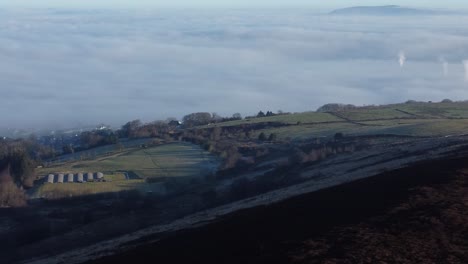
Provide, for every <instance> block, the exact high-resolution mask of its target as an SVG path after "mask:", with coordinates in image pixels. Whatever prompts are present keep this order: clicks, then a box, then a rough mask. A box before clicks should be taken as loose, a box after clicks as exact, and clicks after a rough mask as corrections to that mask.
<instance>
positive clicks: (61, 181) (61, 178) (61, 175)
mask: <svg viewBox="0 0 468 264" xmlns="http://www.w3.org/2000/svg"><path fill="white" fill-rule="evenodd" d="M64 177H65V176H64V175H63V174H59V175H58V178H57V182H58V183H63V178H64Z"/></svg>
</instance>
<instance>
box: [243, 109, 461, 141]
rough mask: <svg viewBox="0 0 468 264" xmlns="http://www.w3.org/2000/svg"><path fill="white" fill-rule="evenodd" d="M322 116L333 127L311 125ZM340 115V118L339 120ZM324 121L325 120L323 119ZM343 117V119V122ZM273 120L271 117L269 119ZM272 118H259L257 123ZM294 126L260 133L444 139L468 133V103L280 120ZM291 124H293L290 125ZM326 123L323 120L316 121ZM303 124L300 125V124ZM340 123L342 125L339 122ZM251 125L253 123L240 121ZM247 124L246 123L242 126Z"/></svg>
mask: <svg viewBox="0 0 468 264" xmlns="http://www.w3.org/2000/svg"><path fill="white" fill-rule="evenodd" d="M318 114H326V115H330V116H332V117H334V118H335V119H333V118H330V119H328V120H329V121H332V120H333V121H334V122H330V123H326V122H324V123H321V122H315V123H314V122H310V121H311V120H314V117H315V116H319V115H318ZM334 115H336V116H337V117H335V116H334ZM322 117H325V116H323V115H322ZM340 117H341V118H340ZM269 118H270V119H271V117H269ZM269 118H256V119H254V120H255V122H260V121H261V120H263V121H265V122H266V120H268V119H269ZM278 118H280V119H278V120H283V122H284V121H286V122H284V123H287V124H290V125H289V126H284V127H275V128H266V129H261V130H256V131H255V133H254V136H255V137H257V136H258V135H259V134H260V133H262V132H263V133H265V134H267V135H269V134H271V133H276V134H277V135H278V137H279V138H280V139H287V138H289V139H306V138H313V137H330V136H333V135H334V134H335V133H338V132H341V133H345V134H348V135H368V134H370V135H375V134H393V135H406V136H444V135H456V134H465V133H468V103H411V104H395V105H386V106H381V107H364V108H357V109H352V110H345V111H340V112H336V113H302V114H292V115H287V116H278ZM287 120H289V121H287ZM315 120H316V121H317V120H323V118H322V119H315ZM297 121H300V123H297ZM336 121H339V122H336ZM237 122H238V123H239V124H247V123H249V122H252V121H237ZM242 122H243V123H242Z"/></svg>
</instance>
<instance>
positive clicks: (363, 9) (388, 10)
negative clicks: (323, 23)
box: [330, 5, 442, 16]
mask: <svg viewBox="0 0 468 264" xmlns="http://www.w3.org/2000/svg"><path fill="white" fill-rule="evenodd" d="M440 13H442V12H438V11H434V10H428V9H427V10H426V9H415V8H407V7H401V6H397V5H388V6H355V7H348V8H343V9H337V10H334V11H332V12H331V13H330V14H331V15H376V16H398V15H434V14H440Z"/></svg>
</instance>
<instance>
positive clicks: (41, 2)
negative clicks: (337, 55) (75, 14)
mask: <svg viewBox="0 0 468 264" xmlns="http://www.w3.org/2000/svg"><path fill="white" fill-rule="evenodd" d="M388 4H393V5H404V6H419V7H431V8H468V2H467V1H466V0H445V1H435V0H433V1H428V0H411V1H402V0H401V1H390V0H360V1H350V0H327V1H310V0H171V1H167V0H138V1H136V0H98V1H97V0H67V1H64V0H0V7H85V8H87V7H89V8H94V7H99V8H102V7H107V8H113V7H117V8H121V7H148V6H151V7H202V8H206V7H221V8H227V7H294V6H296V7H297V6H302V7H315V8H328V7H329V8H334V7H345V6H355V5H388Z"/></svg>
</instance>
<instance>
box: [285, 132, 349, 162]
mask: <svg viewBox="0 0 468 264" xmlns="http://www.w3.org/2000/svg"><path fill="white" fill-rule="evenodd" d="M338 137H340V136H338ZM354 150H355V145H354V144H352V143H340V142H339V141H336V142H328V143H323V144H310V145H307V146H303V147H301V148H299V147H298V148H295V149H294V151H293V154H292V155H291V156H290V163H291V164H303V163H308V162H315V161H319V160H324V159H326V158H327V157H329V156H332V155H336V154H339V153H347V152H354Z"/></svg>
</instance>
